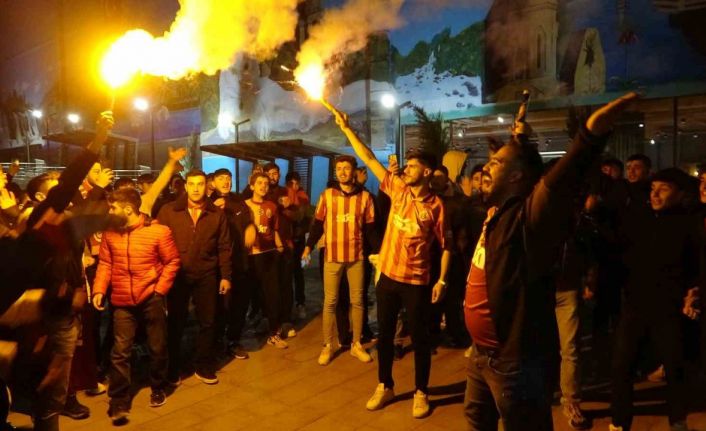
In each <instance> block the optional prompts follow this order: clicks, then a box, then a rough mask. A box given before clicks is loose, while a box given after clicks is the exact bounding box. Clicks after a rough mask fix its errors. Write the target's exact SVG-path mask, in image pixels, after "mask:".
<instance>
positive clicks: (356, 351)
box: [351, 341, 373, 362]
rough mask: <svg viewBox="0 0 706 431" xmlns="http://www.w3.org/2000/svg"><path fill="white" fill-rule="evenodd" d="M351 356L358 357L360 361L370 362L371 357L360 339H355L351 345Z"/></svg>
mask: <svg viewBox="0 0 706 431" xmlns="http://www.w3.org/2000/svg"><path fill="white" fill-rule="evenodd" d="M351 356H353V357H355V358H358V360H359V361H360V362H372V360H373V358H372V357H371V356H370V354H369V353H368V352H366V351H365V349H364V348H363V346H362V345H361V344H360V341H356V342H355V343H353V345H352V346H351Z"/></svg>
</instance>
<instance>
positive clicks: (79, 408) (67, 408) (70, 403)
mask: <svg viewBox="0 0 706 431" xmlns="http://www.w3.org/2000/svg"><path fill="white" fill-rule="evenodd" d="M61 414H62V416H68V417H70V418H71V419H74V420H81V419H86V418H88V417H89V416H91V409H89V408H88V407H86V406H84V405H83V404H81V403H80V402H79V401H78V398H76V394H73V395H69V396H67V397H66V404H64V409H63V410H62V411H61Z"/></svg>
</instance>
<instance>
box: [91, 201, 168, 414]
mask: <svg viewBox="0 0 706 431" xmlns="http://www.w3.org/2000/svg"><path fill="white" fill-rule="evenodd" d="M108 202H109V204H110V214H113V215H116V216H119V217H123V218H124V220H125V224H124V225H123V226H122V227H120V228H118V229H114V230H111V231H106V232H104V233H103V239H102V241H101V248H100V262H99V263H98V270H97V273H96V278H95V282H94V284H93V297H92V299H91V302H92V303H93V306H94V307H95V308H96V309H97V310H104V309H105V303H104V300H105V298H106V297H107V296H108V286H110V295H109V297H110V304H111V306H112V309H113V313H112V318H113V334H110V335H111V336H113V337H114V344H113V349H112V350H113V351H112V354H111V361H110V378H109V380H110V386H109V388H108V396H109V397H110V408H109V413H108V414H109V416H110V418H111V420H112V421H113V423H114V424H119V423H121V422H123V421H126V420H127V416H128V413H129V411H130V404H131V396H130V389H131V388H130V385H131V372H130V361H131V356H132V348H133V344H134V341H135V334H136V332H137V327H138V322H142V324H143V325H144V330H145V332H146V333H147V346H148V348H149V351H150V360H151V363H150V386H151V388H152V393H151V395H150V407H159V406H161V405H163V404H164V403H165V402H166V398H167V396H166V393H165V388H166V383H167V382H166V380H167V376H166V374H167V340H166V338H167V336H166V332H167V314H166V311H167V310H166V304H165V299H164V298H165V296H166V295H167V292H168V291H169V290H170V289H171V287H172V282H173V281H174V277H175V276H176V273H177V271H178V270H179V252H178V251H177V248H176V245H175V244H174V239H173V237H172V233H171V232H170V230H169V228H168V227H166V226H164V225H160V224H157V223H153V222H152V220H151V218H150V217H149V216H148V215H145V214H141V213H140V206H141V205H142V200H141V199H140V194H139V193H138V192H137V190H135V189H122V190H117V191H115V192H113V193H112V194H111V195H109V196H108Z"/></svg>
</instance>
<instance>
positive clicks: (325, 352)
mask: <svg viewBox="0 0 706 431" xmlns="http://www.w3.org/2000/svg"><path fill="white" fill-rule="evenodd" d="M331 356H333V348H332V347H331V345H330V344H326V345H325V346H324V348H323V349H321V353H320V354H319V365H328V364H329V362H331Z"/></svg>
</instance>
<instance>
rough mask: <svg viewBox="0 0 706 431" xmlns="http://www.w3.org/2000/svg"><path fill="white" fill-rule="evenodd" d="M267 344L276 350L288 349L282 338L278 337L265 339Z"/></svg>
mask: <svg viewBox="0 0 706 431" xmlns="http://www.w3.org/2000/svg"><path fill="white" fill-rule="evenodd" d="M267 344H269V345H270V346H275V347H276V348H278V349H286V348H287V347H289V344H287V342H286V341H284V340H283V339H282V338H280V336H279V335H273V336H271V337H269V338H268V339H267Z"/></svg>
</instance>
